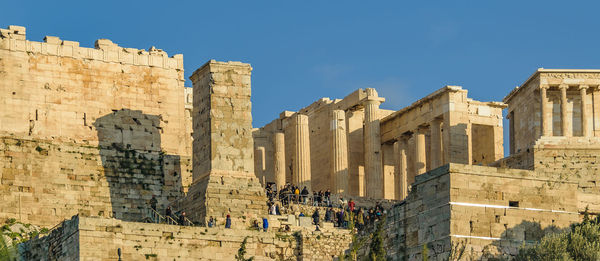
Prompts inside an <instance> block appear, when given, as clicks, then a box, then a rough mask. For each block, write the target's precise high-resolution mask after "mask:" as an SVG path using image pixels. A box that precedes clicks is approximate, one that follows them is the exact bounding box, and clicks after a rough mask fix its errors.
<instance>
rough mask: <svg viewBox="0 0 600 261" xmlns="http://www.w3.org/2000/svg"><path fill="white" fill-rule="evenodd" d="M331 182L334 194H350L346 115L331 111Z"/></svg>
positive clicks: (339, 111) (341, 112)
mask: <svg viewBox="0 0 600 261" xmlns="http://www.w3.org/2000/svg"><path fill="white" fill-rule="evenodd" d="M330 177H331V182H332V186H331V187H332V188H333V189H332V192H333V193H337V194H348V140H347V138H346V113H345V112H344V111H343V110H333V111H331V176H330Z"/></svg>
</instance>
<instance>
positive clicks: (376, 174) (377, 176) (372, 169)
mask: <svg viewBox="0 0 600 261" xmlns="http://www.w3.org/2000/svg"><path fill="white" fill-rule="evenodd" d="M366 93H367V98H366V99H365V100H364V102H363V105H364V107H365V122H364V123H365V127H364V135H365V136H364V137H365V138H364V142H365V176H366V183H367V184H366V187H367V193H366V194H367V195H366V196H367V197H370V198H383V168H382V166H381V164H382V162H381V134H380V129H379V104H380V103H381V101H382V99H381V98H379V97H378V96H377V91H375V89H373V88H367V89H366Z"/></svg>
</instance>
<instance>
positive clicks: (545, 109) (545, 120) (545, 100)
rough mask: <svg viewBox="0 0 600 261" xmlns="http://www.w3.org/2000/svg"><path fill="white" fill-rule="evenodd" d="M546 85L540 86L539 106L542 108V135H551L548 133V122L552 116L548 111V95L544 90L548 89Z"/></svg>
mask: <svg viewBox="0 0 600 261" xmlns="http://www.w3.org/2000/svg"><path fill="white" fill-rule="evenodd" d="M548 88H549V86H548V85H541V86H540V96H541V98H540V107H541V109H542V117H541V121H542V136H551V133H550V124H551V122H552V117H551V115H550V114H549V113H548V97H547V93H546V91H547V90H548Z"/></svg>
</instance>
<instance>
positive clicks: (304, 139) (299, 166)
mask: <svg viewBox="0 0 600 261" xmlns="http://www.w3.org/2000/svg"><path fill="white" fill-rule="evenodd" d="M294 123H295V125H296V137H295V143H296V144H295V146H296V148H295V150H294V165H293V168H294V173H292V175H293V178H294V183H295V184H296V185H298V186H299V187H300V189H302V188H303V187H304V186H306V187H307V188H308V189H309V190H311V173H310V140H309V135H310V131H309V129H308V116H306V115H302V114H298V113H297V114H296V116H295V122H294Z"/></svg>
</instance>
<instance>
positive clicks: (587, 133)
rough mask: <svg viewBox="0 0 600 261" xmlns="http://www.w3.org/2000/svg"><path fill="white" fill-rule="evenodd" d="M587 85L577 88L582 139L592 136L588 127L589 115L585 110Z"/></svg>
mask: <svg viewBox="0 0 600 261" xmlns="http://www.w3.org/2000/svg"><path fill="white" fill-rule="evenodd" d="M587 88H588V86H587V85H580V86H579V93H580V95H581V132H582V134H583V136H584V137H591V136H592V126H590V122H591V121H590V119H589V118H590V113H589V111H588V109H587V107H588V106H587V98H586V97H587Z"/></svg>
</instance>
